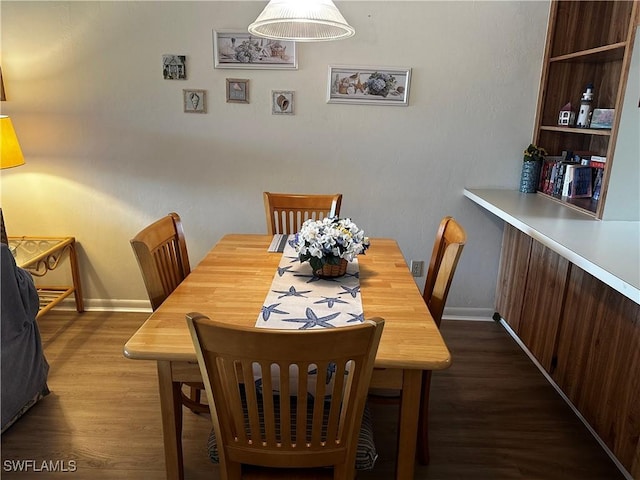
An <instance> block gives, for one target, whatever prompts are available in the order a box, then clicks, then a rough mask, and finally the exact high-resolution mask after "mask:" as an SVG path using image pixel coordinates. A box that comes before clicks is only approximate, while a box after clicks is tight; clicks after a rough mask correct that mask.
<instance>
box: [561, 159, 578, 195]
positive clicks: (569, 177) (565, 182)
mask: <svg viewBox="0 0 640 480" xmlns="http://www.w3.org/2000/svg"><path fill="white" fill-rule="evenodd" d="M577 166H578V164H576V165H573V164H570V165H566V166H565V167H564V173H563V175H562V191H561V193H560V195H561V196H562V197H568V196H569V188H570V186H571V182H572V181H573V171H574V169H575V168H576V167H577Z"/></svg>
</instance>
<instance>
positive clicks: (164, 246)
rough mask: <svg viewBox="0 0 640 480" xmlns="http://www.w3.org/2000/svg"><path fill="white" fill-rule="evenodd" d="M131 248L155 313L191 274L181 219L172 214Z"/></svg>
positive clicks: (137, 238) (143, 232) (140, 236)
mask: <svg viewBox="0 0 640 480" xmlns="http://www.w3.org/2000/svg"><path fill="white" fill-rule="evenodd" d="M131 246H132V248H133V252H134V253H135V256H136V259H137V260H138V265H139V267H140V271H141V273H142V278H143V280H144V284H145V287H146V288H147V294H148V296H149V300H150V302H151V308H152V309H153V310H155V309H156V308H158V307H159V306H160V304H161V303H162V302H164V300H165V299H166V298H167V297H168V296H169V294H171V292H173V291H174V290H175V289H176V287H177V286H178V285H179V284H180V283H181V282H182V281H183V280H184V279H185V278H186V276H187V275H189V273H190V271H191V267H190V265H189V255H188V253H187V244H186V241H185V238H184V230H183V228H182V222H181V220H180V216H179V215H178V214H177V213H170V214H168V215H167V216H166V217H163V218H161V219H159V220H157V221H156V222H154V223H152V224H151V225H149V226H147V227H146V228H145V229H144V230H142V231H141V232H139V233H138V234H137V235H136V236H135V237H134V238H133V239H131Z"/></svg>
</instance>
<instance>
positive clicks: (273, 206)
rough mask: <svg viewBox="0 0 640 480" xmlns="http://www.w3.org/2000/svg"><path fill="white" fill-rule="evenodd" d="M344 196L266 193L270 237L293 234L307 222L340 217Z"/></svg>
mask: <svg viewBox="0 0 640 480" xmlns="http://www.w3.org/2000/svg"><path fill="white" fill-rule="evenodd" d="M341 204H342V194H340V193H336V194H333V195H303V194H289V193H270V192H264V207H265V213H266V218H267V232H268V233H269V235H275V234H277V233H281V234H291V233H296V232H298V231H299V230H300V227H301V226H302V224H303V223H304V222H305V220H308V219H313V220H321V219H322V218H324V217H333V216H339V215H340V206H341Z"/></svg>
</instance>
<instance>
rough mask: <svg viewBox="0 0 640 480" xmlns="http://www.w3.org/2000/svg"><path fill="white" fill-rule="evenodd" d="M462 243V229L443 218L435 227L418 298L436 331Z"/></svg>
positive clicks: (454, 222) (455, 223) (465, 239)
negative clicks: (434, 237)
mask: <svg viewBox="0 0 640 480" xmlns="http://www.w3.org/2000/svg"><path fill="white" fill-rule="evenodd" d="M466 241H467V234H466V233H465V231H464V228H462V226H461V225H460V224H459V223H458V222H457V221H456V220H455V219H454V218H453V217H444V218H443V219H442V221H441V222H440V226H439V227H438V232H437V234H436V239H435V242H434V245H433V251H432V253H431V260H430V262H429V270H428V271H427V279H426V281H425V286H424V291H423V294H422V296H423V298H424V301H425V302H426V304H427V306H428V307H429V311H430V312H431V316H432V317H433V319H434V321H435V322H436V325H437V326H438V327H440V322H441V321H442V312H443V311H444V307H445V303H446V301H447V296H448V295H449V289H450V287H451V282H452V281H453V275H454V273H455V271H456V267H457V265H458V260H460V255H462V249H463V247H464V245H465V242H466Z"/></svg>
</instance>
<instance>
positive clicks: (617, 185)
mask: <svg viewBox="0 0 640 480" xmlns="http://www.w3.org/2000/svg"><path fill="white" fill-rule="evenodd" d="M639 103H640V29H636V37H635V43H634V46H633V53H632V57H631V65H630V66H629V78H627V87H626V90H625V95H624V100H623V102H622V116H621V117H620V127H619V129H618V138H617V140H616V151H615V157H614V161H613V168H611V177H609V184H608V187H607V203H605V206H604V214H603V216H602V218H603V220H625V221H636V222H638V221H640V169H638V159H640V105H639Z"/></svg>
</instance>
